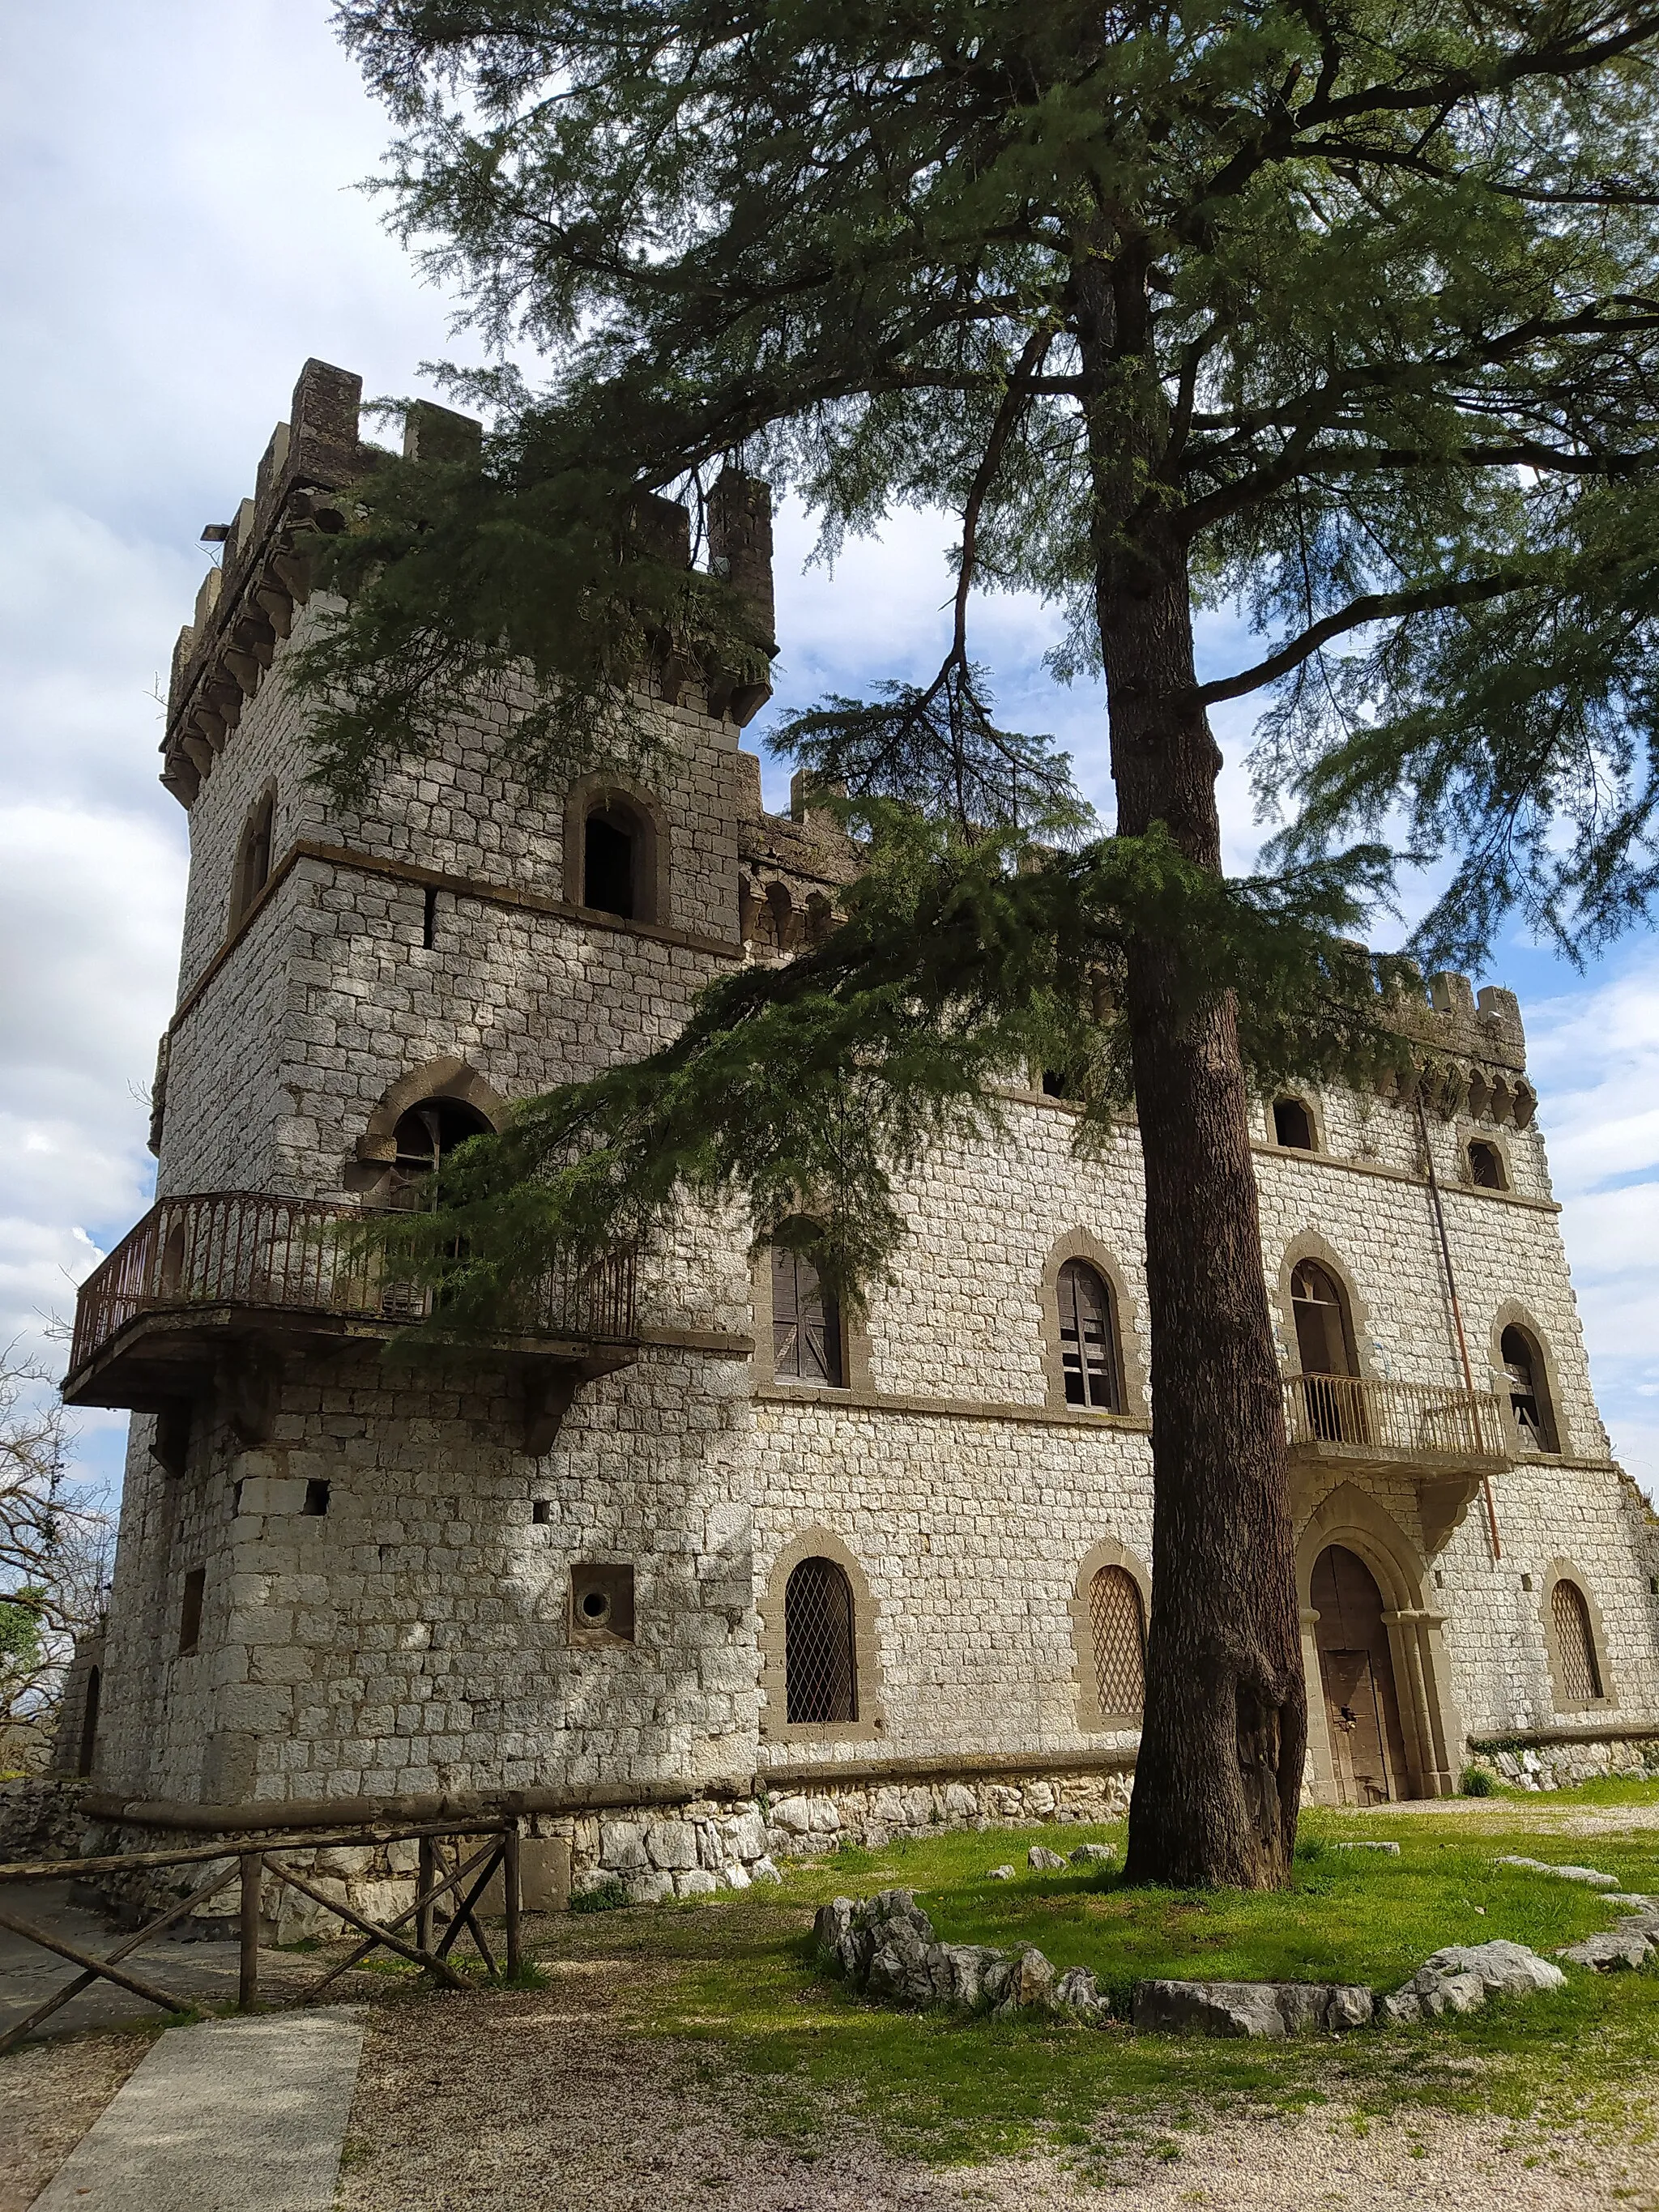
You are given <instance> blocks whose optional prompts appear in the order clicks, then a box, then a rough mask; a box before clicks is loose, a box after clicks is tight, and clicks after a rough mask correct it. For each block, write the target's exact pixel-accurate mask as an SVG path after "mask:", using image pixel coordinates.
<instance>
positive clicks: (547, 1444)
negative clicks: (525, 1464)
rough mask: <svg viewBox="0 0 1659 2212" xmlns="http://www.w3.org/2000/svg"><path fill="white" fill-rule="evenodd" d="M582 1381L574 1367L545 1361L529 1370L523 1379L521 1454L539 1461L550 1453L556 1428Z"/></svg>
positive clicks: (556, 1431)
mask: <svg viewBox="0 0 1659 2212" xmlns="http://www.w3.org/2000/svg"><path fill="white" fill-rule="evenodd" d="M582 1380H583V1377H582V1375H581V1372H580V1369H578V1368H576V1367H573V1366H565V1365H562V1364H561V1365H558V1366H555V1365H554V1364H553V1363H552V1362H551V1361H547V1362H545V1363H544V1364H541V1365H539V1366H537V1367H532V1368H531V1369H530V1370H528V1371H527V1372H526V1376H525V1378H524V1447H523V1448H524V1450H525V1452H526V1455H527V1456H528V1457H529V1458H531V1459H540V1458H541V1457H542V1455H543V1454H544V1453H545V1452H550V1451H551V1450H552V1449H553V1440H554V1438H555V1437H556V1436H557V1435H558V1433H559V1424H560V1423H561V1422H562V1420H563V1419H564V1417H565V1415H566V1414H567V1413H568V1412H569V1411H570V1407H571V1405H572V1402H573V1401H574V1398H575V1395H576V1392H577V1390H578V1389H580V1385H581V1383H582Z"/></svg>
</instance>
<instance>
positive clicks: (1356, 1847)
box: [1331, 1842, 1400, 1859]
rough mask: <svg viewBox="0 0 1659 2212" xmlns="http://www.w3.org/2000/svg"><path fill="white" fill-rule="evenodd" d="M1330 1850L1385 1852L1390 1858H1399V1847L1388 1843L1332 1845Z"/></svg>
mask: <svg viewBox="0 0 1659 2212" xmlns="http://www.w3.org/2000/svg"><path fill="white" fill-rule="evenodd" d="M1331 1848H1332V1850H1338V1851H1383V1852H1386V1853H1387V1855H1388V1856H1389V1857H1390V1858H1396V1859H1397V1858H1398V1857H1399V1856H1400V1846H1399V1844H1388V1843H1369V1842H1368V1843H1351V1844H1332V1846H1331Z"/></svg>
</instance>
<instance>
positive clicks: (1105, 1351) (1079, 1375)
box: [1055, 1260, 1123, 1413]
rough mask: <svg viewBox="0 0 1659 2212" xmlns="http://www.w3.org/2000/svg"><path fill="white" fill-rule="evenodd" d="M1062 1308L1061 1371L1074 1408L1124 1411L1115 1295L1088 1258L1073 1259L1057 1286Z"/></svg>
mask: <svg viewBox="0 0 1659 2212" xmlns="http://www.w3.org/2000/svg"><path fill="white" fill-rule="evenodd" d="M1055 1289H1056V1291H1057V1294H1058V1304H1059V1308H1060V1373H1061V1375H1062V1376H1064V1378H1065V1383H1066V1404H1067V1405H1068V1406H1092V1407H1094V1408H1095V1409H1096V1411H1097V1412H1099V1413H1121V1410H1122V1405H1123V1400H1122V1393H1121V1390H1120V1389H1119V1384H1118V1358H1117V1330H1116V1328H1115V1316H1114V1315H1113V1312H1112V1293H1111V1291H1110V1289H1109V1286H1108V1285H1107V1283H1106V1280H1105V1279H1104V1277H1103V1276H1102V1275H1100V1274H1099V1273H1097V1271H1096V1270H1095V1269H1094V1268H1093V1267H1091V1266H1090V1265H1089V1263H1088V1261H1086V1260H1068V1261H1066V1264H1065V1266H1064V1267H1062V1268H1061V1269H1060V1279H1059V1281H1058V1283H1057V1284H1056V1285H1055Z"/></svg>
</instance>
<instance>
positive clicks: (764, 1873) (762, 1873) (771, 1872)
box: [749, 1858, 783, 1882]
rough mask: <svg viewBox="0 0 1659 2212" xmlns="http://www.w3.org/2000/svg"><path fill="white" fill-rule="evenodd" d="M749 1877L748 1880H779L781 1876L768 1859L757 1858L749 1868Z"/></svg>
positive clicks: (781, 1878)
mask: <svg viewBox="0 0 1659 2212" xmlns="http://www.w3.org/2000/svg"><path fill="white" fill-rule="evenodd" d="M749 1879H750V1881H776V1882H781V1881H782V1880H783V1876H782V1875H781V1874H780V1873H779V1872H778V1870H777V1868H776V1867H775V1865H774V1864H773V1863H772V1861H771V1860H770V1859H769V1858H758V1859H757V1860H756V1861H755V1863H754V1865H753V1866H751V1867H750V1869H749Z"/></svg>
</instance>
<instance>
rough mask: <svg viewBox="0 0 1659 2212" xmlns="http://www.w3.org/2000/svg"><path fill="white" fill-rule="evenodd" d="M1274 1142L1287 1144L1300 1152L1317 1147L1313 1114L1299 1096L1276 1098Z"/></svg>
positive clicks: (1309, 1150)
mask: <svg viewBox="0 0 1659 2212" xmlns="http://www.w3.org/2000/svg"><path fill="white" fill-rule="evenodd" d="M1273 1142H1274V1143H1275V1144H1276V1145H1287V1146H1290V1148H1291V1150H1292V1151H1293V1152H1313V1151H1315V1150H1316V1149H1317V1148H1316V1146H1315V1144H1314V1125H1313V1115H1311V1114H1310V1112H1309V1111H1308V1109H1307V1108H1306V1107H1305V1106H1304V1104H1303V1103H1302V1101H1301V1100H1300V1099H1299V1098H1275V1099H1274V1101H1273Z"/></svg>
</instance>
